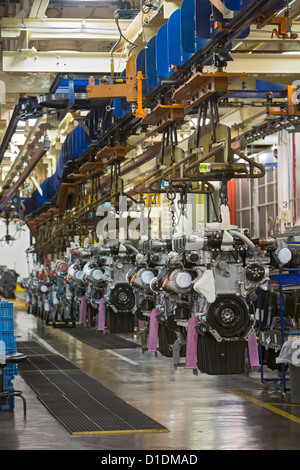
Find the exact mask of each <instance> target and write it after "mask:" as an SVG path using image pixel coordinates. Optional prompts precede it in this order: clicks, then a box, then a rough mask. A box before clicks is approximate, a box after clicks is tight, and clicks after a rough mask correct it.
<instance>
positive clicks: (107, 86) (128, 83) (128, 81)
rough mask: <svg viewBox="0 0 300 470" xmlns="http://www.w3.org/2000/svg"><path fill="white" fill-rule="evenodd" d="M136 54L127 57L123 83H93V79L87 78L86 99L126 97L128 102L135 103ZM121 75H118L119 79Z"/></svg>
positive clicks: (136, 95) (136, 92)
mask: <svg viewBox="0 0 300 470" xmlns="http://www.w3.org/2000/svg"><path fill="white" fill-rule="evenodd" d="M136 56H137V54H134V55H132V56H131V57H129V59H128V61H127V64H126V78H124V83H112V84H111V83H108V82H105V83H99V85H96V84H95V79H94V78H93V77H92V78H90V79H89V84H88V86H87V87H86V92H87V96H88V99H96V98H98V99H101V98H126V100H127V101H128V103H137V101H138V91H137V78H136ZM121 80H122V77H120V81H121Z"/></svg>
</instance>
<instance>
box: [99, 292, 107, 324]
mask: <svg viewBox="0 0 300 470" xmlns="http://www.w3.org/2000/svg"><path fill="white" fill-rule="evenodd" d="M105 303H106V300H105V299H104V298H103V297H102V299H101V300H100V302H99V311H98V313H99V314H98V331H104V330H105V315H106V307H105Z"/></svg>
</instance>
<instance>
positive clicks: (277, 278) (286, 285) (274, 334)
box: [258, 241, 300, 393]
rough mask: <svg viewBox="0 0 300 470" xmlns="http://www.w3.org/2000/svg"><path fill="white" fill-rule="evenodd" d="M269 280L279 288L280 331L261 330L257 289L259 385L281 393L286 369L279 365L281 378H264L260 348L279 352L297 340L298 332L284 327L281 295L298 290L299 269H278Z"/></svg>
mask: <svg viewBox="0 0 300 470" xmlns="http://www.w3.org/2000/svg"><path fill="white" fill-rule="evenodd" d="M286 243H287V245H289V244H290V245H298V244H300V242H295V241H294V242H286ZM270 280H271V281H273V282H275V283H278V287H279V299H280V330H279V331H277V330H276V331H271V330H264V329H263V328H262V306H261V291H260V289H258V309H259V321H258V327H259V354H260V370H261V383H262V384H264V386H266V387H268V386H269V385H271V386H272V387H274V388H276V389H278V390H280V391H282V392H284V393H285V391H286V390H287V389H288V387H287V383H288V381H289V378H287V377H286V367H285V364H284V363H282V364H281V376H280V377H275V378H266V377H265V375H264V370H263V367H264V366H263V353H262V348H263V347H265V348H271V349H275V351H279V350H280V349H281V348H282V346H283V343H284V342H285V341H287V340H288V338H291V337H293V336H294V337H297V338H299V330H295V331H293V330H290V331H289V330H287V329H285V326H284V306H283V293H284V290H285V289H288V290H290V291H293V292H294V293H295V291H296V290H297V289H300V268H298V269H297V268H284V270H283V269H279V273H278V275H274V276H270Z"/></svg>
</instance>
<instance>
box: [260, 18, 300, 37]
mask: <svg viewBox="0 0 300 470" xmlns="http://www.w3.org/2000/svg"><path fill="white" fill-rule="evenodd" d="M256 24H257V29H261V28H262V27H263V26H265V25H266V24H269V25H275V26H278V29H275V28H274V29H273V31H272V35H271V38H273V37H274V34H275V36H277V38H278V39H297V37H298V34H296V33H292V32H291V27H292V21H291V20H290V18H289V17H288V16H287V15H285V16H283V17H279V16H278V17H273V18H269V19H268V21H267V22H266V21H262V20H257V22H256Z"/></svg>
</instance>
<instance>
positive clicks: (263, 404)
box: [229, 390, 300, 424]
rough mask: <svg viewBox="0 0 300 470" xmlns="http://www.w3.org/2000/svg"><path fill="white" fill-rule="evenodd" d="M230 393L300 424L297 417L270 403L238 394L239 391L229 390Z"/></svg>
mask: <svg viewBox="0 0 300 470" xmlns="http://www.w3.org/2000/svg"><path fill="white" fill-rule="evenodd" d="M229 392H231V393H234V394H235V395H238V396H240V397H242V398H245V400H248V401H251V402H252V403H255V404H256V405H259V406H262V407H263V408H266V409H267V410H269V411H273V412H274V413H277V414H278V415H280V416H283V417H284V418H287V419H289V420H291V421H294V422H295V423H298V424H300V418H297V417H296V416H293V415H291V414H290V413H286V412H285V411H283V410H280V409H278V408H276V407H275V406H273V405H271V404H270V403H264V402H262V401H260V400H257V399H256V398H253V397H250V396H249V395H246V394H245V393H241V392H238V391H237V390H229Z"/></svg>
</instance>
